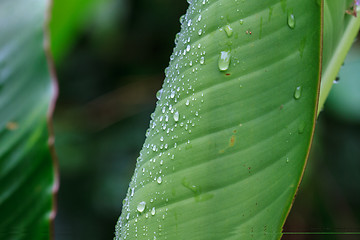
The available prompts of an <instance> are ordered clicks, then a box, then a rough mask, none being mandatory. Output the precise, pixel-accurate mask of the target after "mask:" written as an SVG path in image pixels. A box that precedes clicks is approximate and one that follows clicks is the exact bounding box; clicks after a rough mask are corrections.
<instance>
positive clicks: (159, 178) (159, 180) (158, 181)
mask: <svg viewBox="0 0 360 240" xmlns="http://www.w3.org/2000/svg"><path fill="white" fill-rule="evenodd" d="M156 181H157V183H158V184H161V183H162V178H161V176H160V177H158V178H157V179H156Z"/></svg>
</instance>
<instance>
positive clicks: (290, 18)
mask: <svg viewBox="0 0 360 240" xmlns="http://www.w3.org/2000/svg"><path fill="white" fill-rule="evenodd" d="M287 23H288V26H289V28H291V29H294V28H295V16H294V14H293V10H289V11H288V21H287Z"/></svg>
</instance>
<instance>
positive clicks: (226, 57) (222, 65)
mask: <svg viewBox="0 0 360 240" xmlns="http://www.w3.org/2000/svg"><path fill="white" fill-rule="evenodd" d="M230 55H231V54H230V51H221V52H220V57H219V62H218V66H219V70H220V71H226V70H228V69H229V64H230Z"/></svg>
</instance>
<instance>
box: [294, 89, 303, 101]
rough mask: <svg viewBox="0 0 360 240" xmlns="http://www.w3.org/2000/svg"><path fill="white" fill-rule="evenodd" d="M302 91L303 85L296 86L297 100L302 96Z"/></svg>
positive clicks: (295, 94) (295, 96)
mask: <svg viewBox="0 0 360 240" xmlns="http://www.w3.org/2000/svg"><path fill="white" fill-rule="evenodd" d="M301 92H302V87H301V86H299V87H296V89H295V92H294V98H295V99H296V100H298V99H300V98H301Z"/></svg>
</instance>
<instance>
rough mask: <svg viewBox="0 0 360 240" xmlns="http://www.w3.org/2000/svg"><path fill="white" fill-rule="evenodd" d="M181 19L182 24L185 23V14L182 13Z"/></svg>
mask: <svg viewBox="0 0 360 240" xmlns="http://www.w3.org/2000/svg"><path fill="white" fill-rule="evenodd" d="M179 21H180V24H183V23H184V21H185V15H182V16H181V17H180V18H179Z"/></svg>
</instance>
